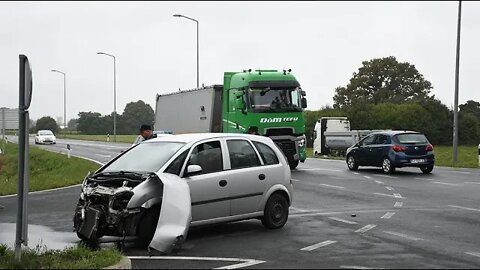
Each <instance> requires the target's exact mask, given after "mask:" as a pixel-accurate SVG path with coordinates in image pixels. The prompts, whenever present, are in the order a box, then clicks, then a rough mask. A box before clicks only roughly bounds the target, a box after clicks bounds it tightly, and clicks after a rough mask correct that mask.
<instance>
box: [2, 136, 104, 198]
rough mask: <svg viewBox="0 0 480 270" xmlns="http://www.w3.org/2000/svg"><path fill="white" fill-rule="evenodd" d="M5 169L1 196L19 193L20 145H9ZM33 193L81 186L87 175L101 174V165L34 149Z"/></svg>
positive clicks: (31, 185) (4, 157)
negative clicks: (99, 169) (76, 185)
mask: <svg viewBox="0 0 480 270" xmlns="http://www.w3.org/2000/svg"><path fill="white" fill-rule="evenodd" d="M0 158H2V159H3V162H2V161H0V162H2V163H3V165H2V166H1V168H0V195H8V194H14V193H16V192H17V182H18V145H17V144H14V143H8V144H7V145H6V149H5V155H4V156H3V157H0ZM29 165H30V172H29V176H30V178H29V179H30V191H38V190H45V189H51V188H58V187H65V186H70V185H74V184H79V183H81V182H82V181H83V178H84V177H85V175H86V174H87V173H88V172H89V171H91V172H93V171H95V170H97V169H98V168H99V167H100V165H98V164H96V163H94V162H91V161H87V160H84V159H81V158H77V157H71V158H70V159H68V158H67V156H66V155H63V154H58V153H52V152H49V151H46V150H42V149H39V148H36V147H30V159H29Z"/></svg>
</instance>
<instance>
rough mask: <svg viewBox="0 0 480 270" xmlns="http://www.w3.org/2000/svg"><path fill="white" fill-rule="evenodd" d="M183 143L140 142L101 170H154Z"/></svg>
mask: <svg viewBox="0 0 480 270" xmlns="http://www.w3.org/2000/svg"><path fill="white" fill-rule="evenodd" d="M184 145H185V144H184V143H179V142H149V143H141V144H138V145H137V146H135V147H134V148H132V149H130V150H129V151H127V152H126V153H125V154H123V155H122V156H120V157H119V158H118V159H116V160H115V161H113V162H112V163H111V164H110V165H109V166H108V167H106V168H105V169H103V170H102V172H113V171H132V172H156V171H158V170H159V169H160V168H161V167H162V166H163V165H164V164H165V162H167V161H168V160H169V159H170V158H171V157H172V156H173V155H174V154H175V153H176V152H177V151H178V150H179V149H180V148H182V146H184Z"/></svg>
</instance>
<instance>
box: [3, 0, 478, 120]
mask: <svg viewBox="0 0 480 270" xmlns="http://www.w3.org/2000/svg"><path fill="white" fill-rule="evenodd" d="M462 5H463V6H462V31H461V51H460V53H461V57H460V78H459V85H460V86H459V104H462V103H465V102H466V101H467V100H475V101H480V89H478V86H477V85H478V82H477V80H476V79H477V77H478V75H479V74H480V64H479V63H480V52H479V50H478V48H480V35H479V33H480V32H479V31H480V16H479V15H480V2H468V1H467V2H462ZM177 13H178V14H182V15H185V16H189V17H192V18H195V19H197V20H198V21H199V43H200V85H202V84H205V85H213V84H222V83H223V73H224V72H225V71H242V70H244V69H249V68H251V69H253V70H255V69H259V68H260V69H278V70H282V69H289V68H290V69H292V74H293V75H294V76H295V77H296V78H297V80H298V81H299V82H300V84H301V86H302V89H303V90H305V91H306V92H307V100H308V109H309V110H317V109H320V108H321V107H322V106H325V105H333V96H334V95H335V88H336V87H338V86H346V85H347V84H348V82H349V80H350V78H351V77H352V74H353V73H354V72H356V71H358V68H359V67H361V66H362V61H368V60H370V59H373V58H381V57H387V56H395V57H396V58H397V60H398V61H400V62H409V63H411V64H413V65H415V67H416V68H417V69H418V70H419V72H420V73H421V74H423V75H424V77H425V79H427V80H429V81H430V82H431V83H432V84H433V87H434V89H433V90H432V94H434V95H435V96H436V97H437V98H438V99H440V100H441V101H442V102H443V103H444V104H445V105H447V106H448V107H451V108H453V104H454V89H455V88H454V86H455V50H456V32H457V13H458V2H455V1H453V2H443V1H442V2H410V1H409V2H386V1H385V2H299V1H291V2H270V1H268V2H254V1H248V2H138V1H137V2H115V1H112V2H0V107H8V108H16V107H18V62H19V60H18V56H19V54H24V55H26V56H27V57H28V58H29V61H30V64H31V67H32V71H33V97H32V104H31V107H30V117H31V118H32V119H33V120H36V119H38V118H40V117H43V116H51V117H53V118H54V119H58V118H59V117H63V113H64V112H63V109H64V104H63V99H64V97H63V76H62V75H61V74H59V73H55V72H51V70H52V69H58V70H60V71H63V72H65V73H66V101H67V102H66V107H67V110H66V114H67V119H71V118H77V117H78V113H79V112H82V111H85V112H88V111H92V112H99V113H101V114H102V115H106V114H110V113H112V112H113V109H114V90H113V89H114V88H113V58H111V57H108V56H105V55H97V52H99V51H102V52H106V53H109V54H113V55H115V57H116V73H117V87H116V99H117V103H116V110H117V113H118V114H121V113H122V112H123V109H124V108H125V105H126V104H127V103H129V102H134V101H138V100H143V101H144V102H146V103H148V104H150V105H151V106H152V108H153V109H155V97H156V94H165V93H170V92H174V91H178V89H182V90H186V89H193V88H195V87H196V57H197V54H196V33H197V32H196V24H195V22H193V21H190V20H187V19H184V18H176V17H173V16H172V15H173V14H177Z"/></svg>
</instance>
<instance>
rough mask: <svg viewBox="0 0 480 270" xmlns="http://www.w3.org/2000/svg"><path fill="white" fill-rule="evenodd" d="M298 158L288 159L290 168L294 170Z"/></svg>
mask: <svg viewBox="0 0 480 270" xmlns="http://www.w3.org/2000/svg"><path fill="white" fill-rule="evenodd" d="M298 162H299V161H298V160H293V161H288V165H289V166H290V170H294V169H295V168H297V166H298Z"/></svg>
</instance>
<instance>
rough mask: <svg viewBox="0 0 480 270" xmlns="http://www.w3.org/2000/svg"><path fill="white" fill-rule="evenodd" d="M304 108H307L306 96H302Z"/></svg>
mask: <svg viewBox="0 0 480 270" xmlns="http://www.w3.org/2000/svg"><path fill="white" fill-rule="evenodd" d="M302 108H303V109H305V108H307V99H306V98H302Z"/></svg>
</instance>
